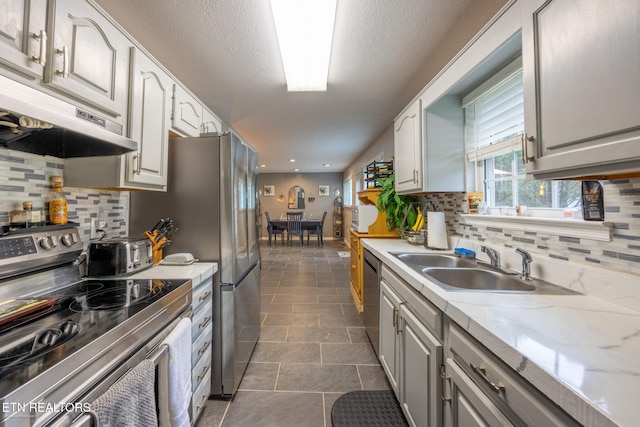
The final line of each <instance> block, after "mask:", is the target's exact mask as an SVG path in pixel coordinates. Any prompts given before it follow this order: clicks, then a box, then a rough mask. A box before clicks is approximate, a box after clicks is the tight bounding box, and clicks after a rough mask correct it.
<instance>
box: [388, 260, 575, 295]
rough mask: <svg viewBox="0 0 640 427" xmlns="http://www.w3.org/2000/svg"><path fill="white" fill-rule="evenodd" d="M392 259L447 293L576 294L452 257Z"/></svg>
mask: <svg viewBox="0 0 640 427" xmlns="http://www.w3.org/2000/svg"><path fill="white" fill-rule="evenodd" d="M392 255H394V256H395V257H396V258H398V259H399V260H400V261H402V262H403V263H404V264H406V265H407V266H408V267H410V268H411V269H413V270H415V271H417V272H418V273H420V274H422V275H423V276H425V277H426V278H427V279H429V280H430V281H431V282H433V283H435V284H437V285H438V286H440V287H441V288H443V289H445V290H448V291H484V292H503V293H537V294H553V295H569V294H577V292H575V291H572V290H570V289H566V288H563V287H561V286H557V285H554V284H552V283H549V282H545V281H543V280H538V279H528V280H523V279H522V278H520V276H518V275H516V274H515V273H510V272H506V271H503V270H500V269H499V268H497V267H492V266H490V265H489V264H484V263H482V262H478V261H475V260H471V259H465V258H459V257H456V256H453V255H444V254H422V253H392Z"/></svg>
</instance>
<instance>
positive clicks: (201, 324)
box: [198, 316, 211, 329]
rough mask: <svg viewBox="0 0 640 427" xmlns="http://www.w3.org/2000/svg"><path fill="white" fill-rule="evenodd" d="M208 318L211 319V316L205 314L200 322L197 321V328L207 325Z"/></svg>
mask: <svg viewBox="0 0 640 427" xmlns="http://www.w3.org/2000/svg"><path fill="white" fill-rule="evenodd" d="M210 320H211V316H207V317H205V318H204V319H202V322H200V323H198V329H202V328H204V327H205V326H207V324H208V323H209V321H210Z"/></svg>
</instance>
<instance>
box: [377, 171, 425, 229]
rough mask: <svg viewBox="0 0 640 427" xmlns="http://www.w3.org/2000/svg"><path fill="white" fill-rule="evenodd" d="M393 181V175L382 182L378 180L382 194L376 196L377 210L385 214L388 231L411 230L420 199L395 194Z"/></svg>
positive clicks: (414, 196)
mask: <svg viewBox="0 0 640 427" xmlns="http://www.w3.org/2000/svg"><path fill="white" fill-rule="evenodd" d="M394 181H395V174H391V175H389V176H388V177H387V178H386V179H384V180H378V182H379V183H380V185H381V186H382V192H381V193H380V194H379V195H378V210H379V211H380V212H384V213H385V214H386V216H387V228H388V229H389V230H393V229H394V228H397V229H398V230H403V229H409V228H412V227H413V226H414V225H415V223H416V218H417V215H418V208H419V203H420V199H419V197H418V196H416V195H400V194H398V193H396V187H395V186H394ZM405 217H406V221H405ZM403 221H404V224H403Z"/></svg>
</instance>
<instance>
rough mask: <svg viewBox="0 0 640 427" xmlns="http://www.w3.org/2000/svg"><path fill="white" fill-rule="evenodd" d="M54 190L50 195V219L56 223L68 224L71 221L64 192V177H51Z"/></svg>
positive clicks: (52, 222)
mask: <svg viewBox="0 0 640 427" xmlns="http://www.w3.org/2000/svg"><path fill="white" fill-rule="evenodd" d="M51 181H52V182H53V190H52V192H51V195H50V197H49V221H50V222H51V224H54V225H62V224H66V223H67V222H68V221H69V213H68V210H67V198H66V197H65V196H64V194H63V193H62V177H61V176H54V177H52V178H51Z"/></svg>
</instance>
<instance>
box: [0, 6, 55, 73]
mask: <svg viewBox="0 0 640 427" xmlns="http://www.w3.org/2000/svg"><path fill="white" fill-rule="evenodd" d="M46 24H47V0H3V1H2V2H0V46H2V56H1V57H0V64H2V66H4V67H7V68H9V69H11V70H14V71H18V72H20V73H21V74H24V75H26V76H27V77H29V78H31V79H42V76H43V73H44V64H45V63H46V61H47V28H46Z"/></svg>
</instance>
